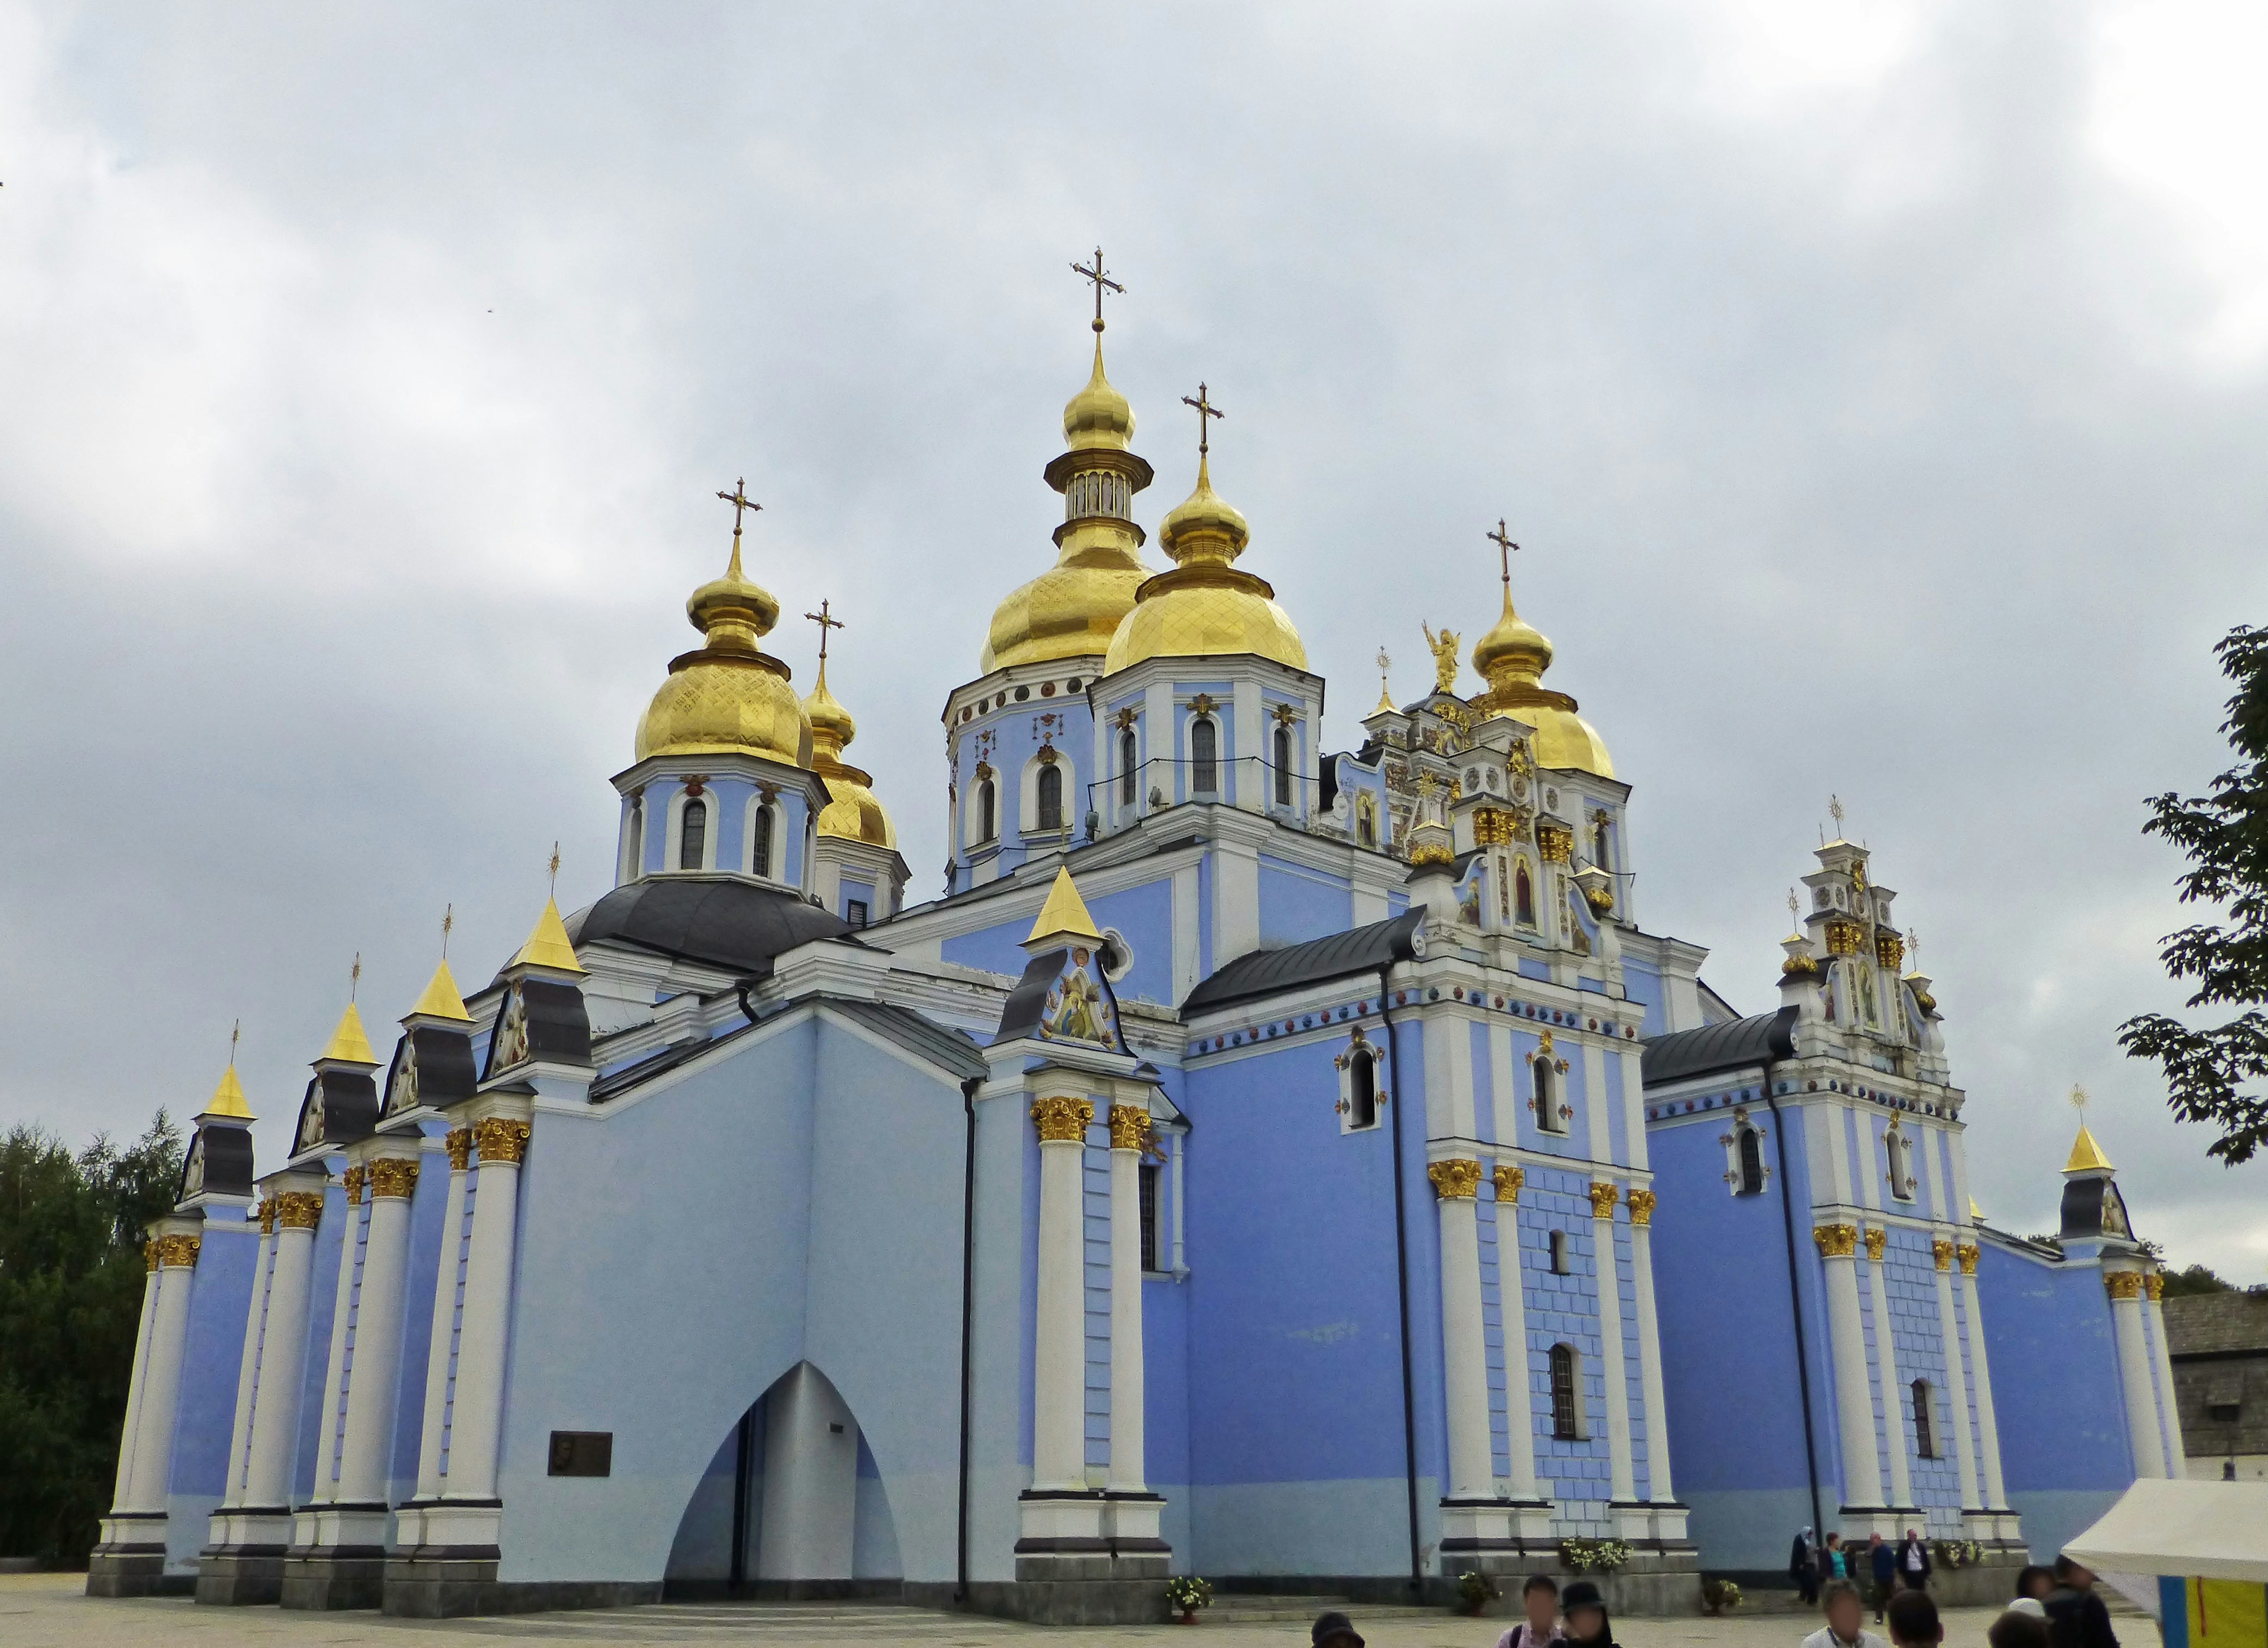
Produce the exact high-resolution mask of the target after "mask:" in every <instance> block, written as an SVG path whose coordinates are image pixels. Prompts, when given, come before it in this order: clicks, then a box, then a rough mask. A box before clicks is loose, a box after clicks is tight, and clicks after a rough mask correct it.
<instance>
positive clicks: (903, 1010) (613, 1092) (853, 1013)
mask: <svg viewBox="0 0 2268 1648" xmlns="http://www.w3.org/2000/svg"><path fill="white" fill-rule="evenodd" d="M799 1007H826V1008H828V1009H830V1010H832V1011H833V1012H839V1013H841V1014H842V1015H843V1017H844V1018H846V1019H856V1020H857V1021H858V1023H860V1024H862V1025H864V1026H866V1028H868V1029H869V1030H872V1031H873V1032H874V1033H875V1034H877V1035H880V1037H882V1038H883V1039H884V1040H885V1041H895V1042H896V1043H897V1044H898V1045H899V1046H900V1047H902V1048H905V1049H906V1050H907V1051H908V1052H909V1053H911V1054H913V1055H914V1056H916V1057H917V1058H922V1059H926V1060H927V1061H928V1062H929V1063H932V1064H934V1065H936V1066H937V1067H938V1068H939V1069H940V1070H947V1071H950V1072H951V1073H952V1074H954V1075H955V1076H958V1077H960V1078H961V1079H962V1080H964V1081H966V1080H968V1079H969V1078H972V1077H978V1076H982V1075H983V1074H984V1072H985V1070H987V1069H988V1068H989V1067H988V1066H987V1065H986V1064H985V1063H984V1056H983V1054H982V1053H981V1052H979V1051H978V1050H977V1046H976V1042H974V1041H970V1040H969V1039H968V1036H967V1035H966V1034H963V1033H961V1031H958V1030H952V1029H948V1028H946V1026H943V1025H941V1024H939V1023H937V1022H936V1021H935V1020H934V1019H925V1018H924V1017H923V1016H922V1015H921V1014H919V1013H917V1012H915V1011H914V1010H913V1009H912V1008H910V1007H900V1006H897V1005H895V1004H893V1003H890V1002H870V1001H858V1000H856V999H854V998H852V997H848V996H829V995H826V994H824V993H821V994H818V995H813V996H802V997H797V998H796V999H795V1000H794V1001H792V1002H789V1003H786V1004H784V1005H782V1006H780V1007H777V1008H775V1009H774V1010H773V1011H772V1012H769V1013H767V1014H765V1015H764V1017H763V1018H762V1019H757V1020H755V1021H753V1022H751V1023H748V1024H744V1025H739V1026H734V1027H733V1029H731V1030H728V1031H726V1032H725V1034H722V1035H720V1036H718V1037H716V1038H715V1039H714V1040H712V1041H693V1042H689V1043H687V1044H685V1045H683V1046H680V1047H673V1048H663V1049H662V1050H661V1051H660V1052H659V1053H656V1054H655V1055H654V1056H652V1057H651V1058H647V1059H643V1060H641V1061H639V1062H638V1063H636V1064H630V1065H626V1066H624V1067H623V1068H622V1069H621V1070H615V1071H612V1072H610V1073H608V1075H605V1076H601V1077H600V1078H599V1079H598V1080H597V1081H594V1082H593V1083H592V1084H591V1102H592V1103H593V1104H603V1103H605V1102H606V1101H607V1100H609V1099H612V1098H615V1097H616V1096H617V1095H619V1094H622V1093H628V1092H629V1091H630V1089H631V1088H633V1087H639V1086H643V1085H645V1084H646V1083H647V1082H650V1081H652V1079H653V1078H655V1077H657V1076H661V1075H666V1073H668V1072H669V1071H671V1070H675V1069H676V1068H677V1067H678V1066H679V1065H680V1064H682V1063H685V1062H686V1061H687V1060H689V1059H695V1058H698V1057H700V1056H701V1055H703V1053H709V1052H713V1051H714V1050H715V1049H717V1048H720V1047H723V1046H724V1045H725V1043H727V1042H729V1041H737V1040H738V1039H739V1038H740V1037H741V1036H744V1035H746V1034H748V1032H750V1031H751V1030H754V1029H755V1028H756V1027H757V1026H758V1025H761V1024H764V1023H767V1022H769V1021H770V1020H771V1019H777V1018H778V1017H779V1016H780V1015H781V1014H782V1013H784V1012H794V1011H795V1010H796V1009H797V1008H799Z"/></svg>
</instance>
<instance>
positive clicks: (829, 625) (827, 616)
mask: <svg viewBox="0 0 2268 1648" xmlns="http://www.w3.org/2000/svg"><path fill="white" fill-rule="evenodd" d="M804 616H805V617H806V618H808V619H810V620H811V622H814V623H815V624H817V625H818V626H819V661H820V662H821V664H824V663H826V662H827V632H828V630H829V629H842V628H843V621H842V620H841V619H840V618H837V617H836V616H835V615H834V614H833V611H832V610H831V608H830V607H828V603H827V602H825V601H821V602H820V603H819V610H818V611H817V612H807V613H806V614H804Z"/></svg>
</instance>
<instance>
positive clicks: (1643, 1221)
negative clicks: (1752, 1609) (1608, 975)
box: [1625, 1055, 1682, 1537]
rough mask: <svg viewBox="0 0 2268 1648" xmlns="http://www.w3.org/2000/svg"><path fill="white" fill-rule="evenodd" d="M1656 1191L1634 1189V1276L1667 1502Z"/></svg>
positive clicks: (1656, 1466) (1649, 1454)
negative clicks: (1655, 1241)
mask: <svg viewBox="0 0 2268 1648" xmlns="http://www.w3.org/2000/svg"><path fill="white" fill-rule="evenodd" d="M1630 1057H1631V1058H1632V1059H1634V1058H1635V1057H1636V1056H1635V1055H1631V1056H1630ZM1625 1062H1626V1063H1627V1062H1629V1060H1627V1059H1626V1060H1625ZM1653 1202H1654V1196H1653V1191H1651V1190H1648V1189H1646V1188H1640V1187H1633V1188H1632V1189H1631V1193H1630V1214H1631V1281H1632V1283H1633V1284H1635V1286H1636V1289H1637V1292H1638V1391H1639V1394H1641V1395H1642V1396H1644V1398H1645V1399H1646V1497H1647V1498H1648V1499H1649V1500H1651V1501H1653V1503H1654V1504H1656V1505H1665V1504H1668V1503H1669V1502H1671V1501H1673V1500H1675V1498H1676V1497H1677V1490H1676V1489H1675V1488H1674V1487H1672V1486H1671V1485H1670V1481H1669V1418H1668V1414H1666V1413H1665V1412H1664V1411H1663V1409H1664V1408H1665V1406H1666V1402H1665V1399H1664V1398H1663V1395H1662V1392H1661V1321H1660V1319H1659V1318H1658V1317H1657V1316H1656V1315H1655V1313H1654V1306H1653ZM1681 1537H1682V1536H1681Z"/></svg>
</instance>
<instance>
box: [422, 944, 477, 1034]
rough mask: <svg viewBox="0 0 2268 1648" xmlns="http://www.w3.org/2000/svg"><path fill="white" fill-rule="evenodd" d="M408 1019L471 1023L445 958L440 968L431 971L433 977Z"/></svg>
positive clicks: (455, 980) (470, 1016)
mask: <svg viewBox="0 0 2268 1648" xmlns="http://www.w3.org/2000/svg"><path fill="white" fill-rule="evenodd" d="M409 1018H410V1019H448V1020H449V1021H450V1022H451V1023H453V1024H470V1023H472V1021H473V1016H472V1014H470V1013H468V1012H466V1011H465V998H464V997H463V996H462V995H461V994H460V993H459V991H458V990H457V979H456V975H454V974H453V973H451V972H450V971H449V963H448V960H447V958H446V957H444V958H443V959H442V961H441V965H440V966H438V967H435V968H434V969H433V976H432V977H431V979H430V980H428V981H427V982H426V985H425V993H424V994H423V996H420V997H418V998H417V1004H416V1006H415V1007H412V1008H411V1009H410V1010H409ZM405 1022H407V1021H406V1020H405Z"/></svg>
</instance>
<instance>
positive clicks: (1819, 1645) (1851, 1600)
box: [1803, 1579, 1890, 1648]
mask: <svg viewBox="0 0 2268 1648" xmlns="http://www.w3.org/2000/svg"><path fill="white" fill-rule="evenodd" d="M1820 1595H1821V1597H1822V1598H1823V1604H1822V1606H1823V1607H1824V1608H1826V1610H1827V1623H1826V1624H1824V1625H1823V1626H1821V1627H1820V1628H1819V1629H1818V1630H1815V1631H1814V1632H1812V1633H1811V1635H1810V1636H1808V1637H1805V1638H1804V1639H1803V1648H1890V1645H1889V1644H1888V1643H1886V1642H1884V1641H1883V1640H1882V1639H1881V1637H1877V1636H1875V1635H1874V1632H1872V1631H1870V1630H1867V1629H1866V1628H1865V1627H1864V1626H1862V1625H1861V1624H1860V1623H1859V1620H1860V1619H1861V1618H1862V1617H1863V1616H1864V1615H1865V1612H1866V1610H1865V1609H1864V1608H1862V1607H1861V1606H1860V1605H1859V1587H1858V1586H1857V1585H1852V1583H1851V1582H1850V1581H1849V1580H1848V1579H1830V1580H1829V1581H1828V1582H1827V1583H1826V1585H1823V1586H1822V1587H1821V1590H1820Z"/></svg>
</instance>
